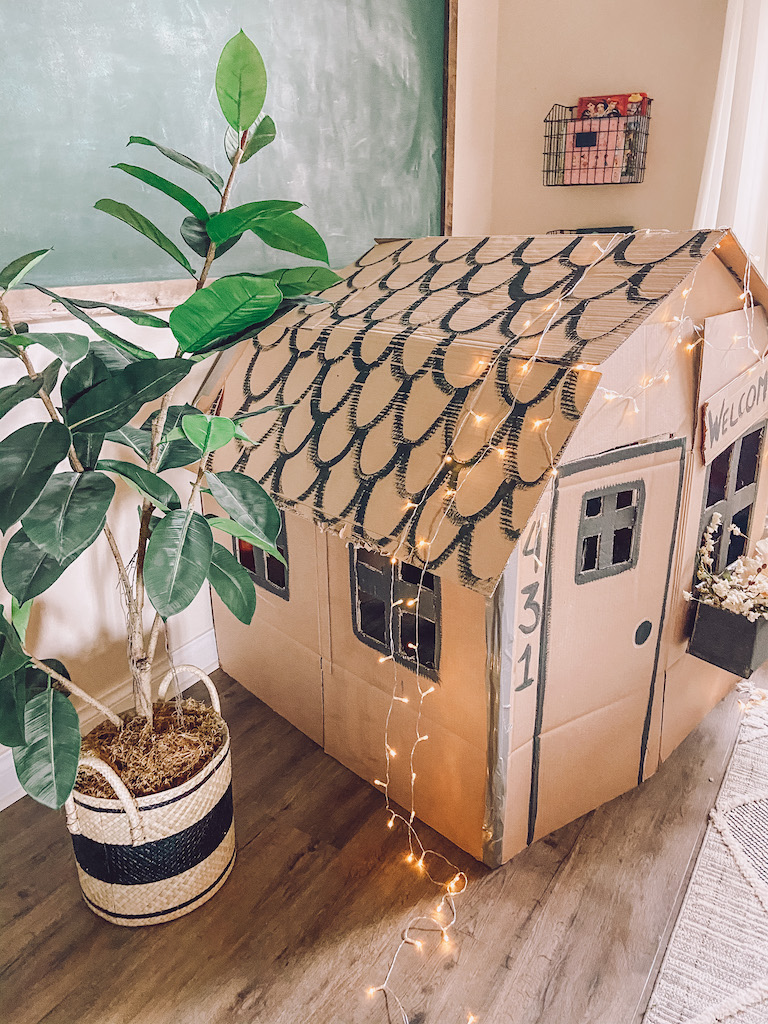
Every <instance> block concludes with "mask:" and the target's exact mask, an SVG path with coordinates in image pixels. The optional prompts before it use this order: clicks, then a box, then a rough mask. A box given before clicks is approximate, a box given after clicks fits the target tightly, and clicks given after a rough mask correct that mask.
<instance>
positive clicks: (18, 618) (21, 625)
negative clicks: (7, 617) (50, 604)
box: [11, 597, 33, 643]
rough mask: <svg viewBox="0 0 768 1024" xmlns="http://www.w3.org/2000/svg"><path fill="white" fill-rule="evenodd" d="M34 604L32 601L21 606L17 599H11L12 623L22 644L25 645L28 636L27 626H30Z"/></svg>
mask: <svg viewBox="0 0 768 1024" xmlns="http://www.w3.org/2000/svg"><path fill="white" fill-rule="evenodd" d="M32 604H33V602H32V601H27V602H26V604H19V602H18V601H17V600H16V598H15V597H12V598H11V622H12V624H13V628H14V629H15V630H16V632H17V634H18V636H19V639H20V640H21V642H22V643H24V641H25V639H26V636H27V626H28V625H29V616H30V615H31V614H32Z"/></svg>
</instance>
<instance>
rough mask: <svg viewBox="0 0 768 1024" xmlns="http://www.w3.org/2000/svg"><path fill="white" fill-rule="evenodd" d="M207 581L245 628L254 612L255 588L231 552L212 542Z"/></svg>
mask: <svg viewBox="0 0 768 1024" xmlns="http://www.w3.org/2000/svg"><path fill="white" fill-rule="evenodd" d="M208 579H209V581H210V584H211V586H212V587H213V589H214V590H215V591H216V593H217V594H218V595H219V597H220V598H221V600H222V601H223V602H224V604H225V605H226V606H227V608H229V610H230V611H231V612H232V614H233V615H234V616H235V617H236V618H238V619H239V620H240V621H241V622H244V623H245V624H246V626H247V625H248V624H249V623H250V621H251V619H252V618H253V613H254V612H255V611H256V588H255V587H254V583H253V580H252V579H251V576H250V573H249V572H248V570H247V569H244V568H243V566H242V565H240V563H239V562H238V560H237V559H236V558H235V556H234V555H233V554H232V552H231V551H228V550H227V549H226V548H225V547H224V545H223V544H219V543H218V542H216V541H214V544H213V554H212V555H211V565H210V568H209V569H208Z"/></svg>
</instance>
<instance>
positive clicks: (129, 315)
mask: <svg viewBox="0 0 768 1024" xmlns="http://www.w3.org/2000/svg"><path fill="white" fill-rule="evenodd" d="M68 301H69V302H71V303H72V305H73V306H77V308H78V309H108V310H109V311H110V313H116V314H117V316H122V317H125V319H126V320H130V321H131V322H132V323H134V324H138V325H139V326H140V327H167V326H168V321H167V320H163V318H162V317H159V316H155V315H154V313H145V312H143V310H140V309H128V307H127V306H116V305H115V304H114V303H113V302H96V301H94V300H93V299H72V298H70V299H68Z"/></svg>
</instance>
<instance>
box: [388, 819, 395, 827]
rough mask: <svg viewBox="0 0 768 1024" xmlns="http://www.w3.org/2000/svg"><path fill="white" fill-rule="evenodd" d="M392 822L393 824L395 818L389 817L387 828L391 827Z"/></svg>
mask: <svg viewBox="0 0 768 1024" xmlns="http://www.w3.org/2000/svg"><path fill="white" fill-rule="evenodd" d="M394 824H395V819H394V818H390V819H389V821H388V822H387V828H392V827H393V826H394Z"/></svg>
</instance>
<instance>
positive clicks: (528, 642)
mask: <svg viewBox="0 0 768 1024" xmlns="http://www.w3.org/2000/svg"><path fill="white" fill-rule="evenodd" d="M543 535H544V518H543V517H541V518H539V519H537V520H534V521H533V522H532V523H531V524H530V526H529V528H528V533H527V534H526V536H525V537H524V539H523V545H522V557H521V558H520V561H519V562H518V572H517V583H518V591H519V601H520V604H519V609H520V610H519V612H518V614H517V629H518V631H519V633H520V634H521V636H520V641H519V643H520V644H521V645H522V644H525V646H524V647H523V651H522V654H521V655H520V657H519V658H518V659H517V668H516V672H515V683H516V685H515V690H516V691H517V690H525V689H527V688H528V687H529V686H533V684H534V683H535V682H536V675H535V673H536V668H537V666H538V662H539V640H540V632H541V613H542V608H541V600H542V590H543V582H544V580H543V576H544V572H543V569H544V563H543V561H542V559H541V551H542V540H543ZM518 650H519V647H518Z"/></svg>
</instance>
